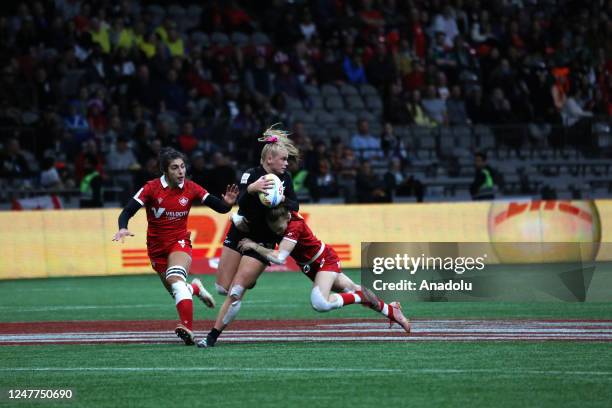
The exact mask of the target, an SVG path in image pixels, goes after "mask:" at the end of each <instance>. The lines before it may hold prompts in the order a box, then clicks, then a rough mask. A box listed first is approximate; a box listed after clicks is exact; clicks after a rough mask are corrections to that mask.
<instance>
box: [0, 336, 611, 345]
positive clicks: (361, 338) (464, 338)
mask: <svg viewBox="0 0 612 408" xmlns="http://www.w3.org/2000/svg"><path fill="white" fill-rule="evenodd" d="M545 340H569V341H579V340H580V341H585V340H590V341H610V340H612V338H609V339H606V338H602V337H598V336H585V337H580V338H576V337H561V336H559V337H551V336H530V337H515V336H461V337H456V336H455V337H449V336H428V337H411V336H387V337H380V336H348V337H308V336H291V337H283V336H273V337H264V336H258V337H224V338H223V341H224V342H227V343H236V342H237V343H256V342H346V341H379V342H385V341H387V342H388V341H398V342H425V341H453V342H456V341H545ZM175 342H179V340H177V339H173V338H172V337H168V336H163V337H161V336H160V337H151V338H113V337H109V338H90V339H80V338H74V339H22V340H8V341H2V342H0V344H3V343H4V344H33V343H34V344H61V343H80V344H94V343H98V344H99V343H175Z"/></svg>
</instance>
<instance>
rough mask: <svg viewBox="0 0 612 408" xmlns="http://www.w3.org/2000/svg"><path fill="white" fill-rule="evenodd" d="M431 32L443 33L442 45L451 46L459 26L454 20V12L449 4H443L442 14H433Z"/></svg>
mask: <svg viewBox="0 0 612 408" xmlns="http://www.w3.org/2000/svg"><path fill="white" fill-rule="evenodd" d="M431 32H434V33H443V34H444V46H446V47H448V48H451V47H452V46H453V42H454V40H455V37H456V36H457V35H459V28H458V27H457V21H456V20H455V13H454V11H453V9H452V8H451V7H450V6H445V7H444V10H443V12H442V14H436V15H435V16H434V19H433V22H432V26H431Z"/></svg>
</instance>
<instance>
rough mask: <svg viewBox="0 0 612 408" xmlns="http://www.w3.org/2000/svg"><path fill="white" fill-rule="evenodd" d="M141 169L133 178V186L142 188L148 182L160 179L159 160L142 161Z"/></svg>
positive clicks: (148, 159) (152, 158)
mask: <svg viewBox="0 0 612 408" xmlns="http://www.w3.org/2000/svg"><path fill="white" fill-rule="evenodd" d="M144 164H145V165H144V166H143V168H142V169H141V170H140V171H138V172H136V174H135V177H134V185H135V186H144V185H145V184H146V183H147V182H148V181H150V180H154V179H156V178H159V177H161V175H162V173H161V171H160V169H159V160H158V159H157V157H153V156H151V157H149V158H147V159H146V160H145V161H144Z"/></svg>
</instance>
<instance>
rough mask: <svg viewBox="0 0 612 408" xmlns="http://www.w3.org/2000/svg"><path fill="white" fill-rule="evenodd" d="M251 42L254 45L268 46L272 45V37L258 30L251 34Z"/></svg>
mask: <svg viewBox="0 0 612 408" xmlns="http://www.w3.org/2000/svg"><path fill="white" fill-rule="evenodd" d="M251 42H252V43H253V45H255V46H256V47H257V46H267V45H270V44H271V42H270V38H269V37H268V36H267V35H266V34H265V33H262V32H261V31H256V32H254V33H253V34H252V35H251Z"/></svg>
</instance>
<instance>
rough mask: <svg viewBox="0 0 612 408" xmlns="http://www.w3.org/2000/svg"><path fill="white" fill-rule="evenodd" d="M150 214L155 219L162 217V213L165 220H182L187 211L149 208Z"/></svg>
mask: <svg viewBox="0 0 612 408" xmlns="http://www.w3.org/2000/svg"><path fill="white" fill-rule="evenodd" d="M151 212H153V215H154V216H155V218H161V216H162V215H164V212H165V214H166V218H182V217H186V216H187V214H189V211H166V209H165V208H162V207H160V208H155V207H151Z"/></svg>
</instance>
